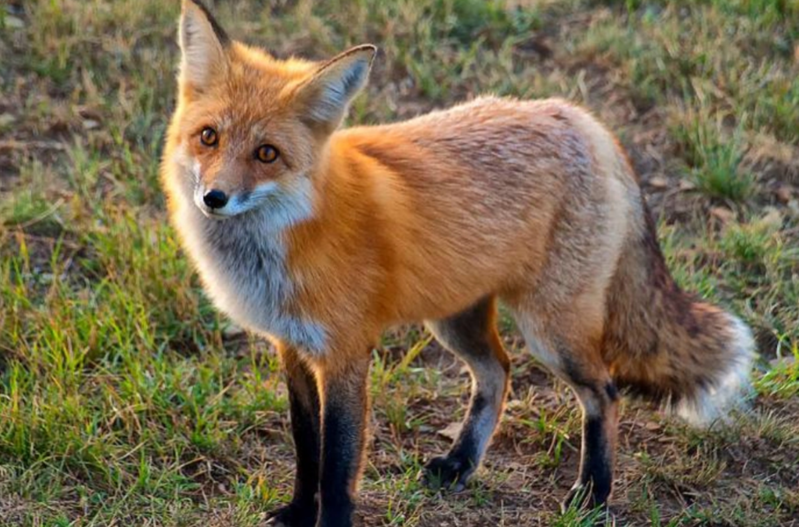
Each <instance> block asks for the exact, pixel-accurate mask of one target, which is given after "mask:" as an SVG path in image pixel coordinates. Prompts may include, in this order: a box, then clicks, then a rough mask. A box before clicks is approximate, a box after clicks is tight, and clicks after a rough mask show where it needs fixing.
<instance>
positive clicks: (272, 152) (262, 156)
mask: <svg viewBox="0 0 799 527" xmlns="http://www.w3.org/2000/svg"><path fill="white" fill-rule="evenodd" d="M277 156H278V152H277V148H275V147H274V146H272V145H261V146H259V147H258V150H256V151H255V157H256V158H257V159H258V161H260V162H261V163H274V162H275V160H276V159H277Z"/></svg>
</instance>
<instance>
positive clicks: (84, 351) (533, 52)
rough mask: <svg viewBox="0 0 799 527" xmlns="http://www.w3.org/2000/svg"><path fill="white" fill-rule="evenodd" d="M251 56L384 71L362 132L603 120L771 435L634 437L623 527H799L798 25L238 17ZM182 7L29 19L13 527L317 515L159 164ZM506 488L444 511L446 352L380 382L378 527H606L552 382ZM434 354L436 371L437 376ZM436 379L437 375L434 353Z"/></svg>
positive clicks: (624, 12) (391, 362)
mask: <svg viewBox="0 0 799 527" xmlns="http://www.w3.org/2000/svg"><path fill="white" fill-rule="evenodd" d="M217 4H218V5H217V6H216V11H217V12H218V13H219V16H220V18H221V19H222V21H223V23H224V24H225V25H226V26H227V27H228V28H229V31H230V32H231V33H232V34H233V35H235V36H237V37H240V38H245V39H246V40H248V41H250V42H254V43H259V44H262V45H264V46H265V47H267V48H269V49H271V50H272V51H273V52H275V53H276V54H277V55H280V56H286V55H290V54H302V55H305V56H309V57H314V58H323V57H326V56H329V55H332V54H333V53H335V52H337V51H339V50H341V49H342V48H344V47H346V46H348V45H351V44H357V43H361V42H366V41H369V42H373V43H376V44H378V45H379V46H380V48H381V53H380V55H379V57H378V59H377V64H376V68H375V71H374V74H373V76H372V80H371V86H370V88H369V90H368V91H369V93H368V94H367V95H366V96H364V97H362V98H360V99H359V100H358V101H357V103H356V105H355V108H354V111H353V115H352V116H351V121H352V122H366V123H369V122H378V121H387V120H396V119H401V118H405V117H409V116H412V115H416V114H418V113H421V112H424V111H427V110H429V109H431V108H435V107H441V106H446V105H449V104H452V103H454V102H457V101H459V100H463V99H466V98H469V97H471V96H473V95H475V94H478V93H481V92H486V91H493V92H496V93H500V94H505V95H515V96H520V97H543V96H548V95H556V94H557V95H561V96H565V97H568V98H570V99H572V100H575V101H577V102H580V103H583V104H585V105H587V106H589V107H591V108H592V109H593V110H594V111H595V112H596V113H597V114H598V115H599V116H601V117H602V118H603V119H604V120H606V121H607V122H608V123H610V124H611V126H612V127H613V128H614V129H615V130H617V131H618V132H619V134H620V136H621V138H622V141H623V142H624V144H625V145H626V146H627V147H628V148H629V150H630V153H631V157H632V159H633V162H634V164H635V166H636V168H637V170H638V171H639V173H640V175H641V178H642V181H643V184H644V187H645V190H646V192H647V194H648V198H649V201H650V203H651V204H652V206H653V208H654V210H655V213H656V215H657V217H658V219H659V223H660V226H661V230H660V232H661V239H662V242H663V244H664V247H665V250H666V253H667V257H668V260H669V264H670V266H671V268H672V269H673V271H674V273H675V276H676V277H677V279H678V280H679V281H680V283H681V284H683V285H684V286H685V287H687V288H690V289H692V290H694V291H696V292H697V293H699V294H700V295H702V296H704V297H707V298H710V299H713V300H714V301H716V302H719V303H721V304H723V305H725V306H727V307H729V308H730V309H732V310H733V311H735V312H737V313H739V314H740V315H741V316H742V317H744V318H745V319H746V320H747V322H749V323H750V324H751V325H752V326H753V328H754V330H755V333H756V336H757V340H758V344H759V352H760V354H761V359H760V361H759V363H758V369H757V372H756V374H755V379H756V389H757V394H756V397H755V399H754V401H753V410H752V412H751V413H749V414H748V415H745V416H740V417H738V418H737V419H736V421H735V422H734V424H733V425H732V426H730V427H726V428H717V429H711V430H710V431H703V432H700V431H695V430H691V429H689V428H687V427H685V426H683V425H682V424H680V423H678V422H675V421H673V420H671V419H669V418H667V417H665V416H662V415H660V414H658V413H656V412H655V411H654V410H653V409H651V408H648V407H645V406H641V405H638V404H634V403H629V404H626V406H625V408H624V411H623V412H622V418H621V445H620V451H619V458H618V471H617V488H616V493H615V497H614V500H613V504H612V513H613V518H614V519H615V521H616V522H617V524H619V525H656V526H661V525H669V526H672V525H762V526H773V525H798V524H799V490H798V489H799V476H798V474H799V426H797V422H799V360H797V359H799V203H797V187H798V186H799V147H797V142H799V83H797V81H796V79H797V75H799V4H798V3H797V2H796V0H730V1H721V0H703V1H696V2H690V3H683V2H677V1H676V0H671V1H669V0H663V1H645V0H627V1H626V2H620V1H616V2H612V1H608V2H600V1H596V0H565V1H561V2H555V1H551V0H539V1H534V0H524V1H511V0H505V1H501V0H495V1H490V2H483V1H479V0H399V1H396V2H394V1H389V0H355V1H344V0H330V1H325V2H321V1H319V2H312V1H308V0H297V1H293V0H277V1H275V2H271V3H269V7H265V5H266V3H264V2H255V1H251V2H245V1H241V0H235V1H230V2H217ZM178 10H179V3H178V2H177V1H174V2H160V1H156V0H137V1H134V0H116V1H113V2H111V1H100V0H86V1H78V0H59V1H51V0H31V1H30V2H28V1H26V2H22V1H21V0H9V1H8V2H5V3H4V4H3V5H2V6H0V57H2V60H0V85H1V86H2V89H1V90H0V525H8V526H17V525H25V526H39V525H54V526H67V525H76V526H78V525H79V526H89V525H103V526H106V525H220V526H221V525H236V526H246V525H257V524H258V523H259V522H260V521H261V519H262V518H263V515H264V513H265V511H267V510H269V509H271V508H272V507H274V506H275V504H276V503H278V502H281V501H283V500H285V499H287V497H288V496H289V493H290V490H291V479H292V469H293V458H292V448H291V441H290V433H289V429H288V423H287V420H288V416H287V412H286V397H285V387H284V385H283V383H282V382H281V379H280V375H279V373H278V372H279V366H278V365H277V364H276V362H275V358H274V356H273V355H272V354H271V353H270V352H269V350H267V349H266V346H265V345H264V344H263V343H262V342H259V341H257V340H252V339H250V338H248V337H246V336H245V335H242V334H240V333H239V332H238V331H236V329H235V328H233V327H230V326H229V324H228V323H227V322H226V321H225V320H223V319H222V318H220V317H218V316H217V315H216V314H215V312H214V310H213V309H212V308H211V306H210V305H209V303H208V301H207V300H206V299H205V298H204V296H203V295H202V293H201V291H200V289H199V287H198V283H197V281H196V278H195V276H194V275H193V274H192V272H191V270H190V268H189V267H188V266H187V263H186V261H185V258H184V257H183V256H182V255H181V253H180V250H179V248H178V247H177V244H176V240H175V238H174V233H173V232H172V230H171V229H170V228H169V227H168V226H167V225H166V223H165V221H164V211H163V197H162V195H161V193H160V190H159V188H158V185H157V167H158V156H159V152H160V148H161V142H162V139H163V134H164V127H165V123H166V120H167V118H168V115H169V113H170V111H171V108H172V105H173V100H174V99H173V97H174V65H175V60H176V52H177V48H176V45H175V21H176V17H177V13H178ZM503 326H504V328H503V333H504V334H505V336H506V337H505V338H506V342H507V345H508V347H509V348H511V349H512V350H513V356H514V372H515V375H514V384H513V392H512V395H511V401H510V404H509V407H508V412H507V415H506V416H505V418H504V420H503V424H502V427H501V430H500V432H499V434H498V436H497V437H496V438H495V441H494V444H493V446H492V448H491V450H490V451H489V454H488V457H487V459H486V463H485V467H484V468H483V469H481V470H480V471H479V472H478V474H477V477H476V478H475V480H474V482H473V484H472V485H471V486H470V487H469V488H468V489H467V490H466V491H465V492H463V493H460V494H457V495H448V494H445V495H439V494H436V493H433V492H431V491H428V490H426V489H424V488H423V487H422V486H421V485H420V484H419V480H418V477H419V471H420V467H421V465H422V463H423V461H424V459H425V458H426V457H428V456H431V455H433V454H435V453H438V452H441V451H442V450H444V449H445V448H447V444H448V441H449V440H448V439H447V438H445V437H443V436H442V435H441V434H440V433H439V432H440V431H441V430H443V429H446V427H447V426H448V425H449V423H450V422H452V420H453V418H454V419H459V418H460V417H461V416H462V415H463V406H464V404H465V402H466V391H467V378H466V375H465V373H463V372H462V371H461V366H460V364H458V363H457V361H456V360H455V359H453V358H452V357H450V356H448V355H447V354H446V353H444V352H442V351H441V349H440V348H439V347H438V346H437V345H436V344H435V343H430V342H428V337H427V336H426V335H424V334H423V333H420V330H419V328H416V327H410V328H402V329H398V330H396V331H393V332H391V333H388V334H386V336H385V339H384V342H383V343H382V346H381V348H380V349H379V350H376V351H375V352H374V358H375V361H374V367H373V376H372V382H373V390H374V392H375V394H379V395H380V397H376V401H375V411H374V420H373V431H374V439H373V442H372V448H371V455H370V462H369V465H368V467H367V470H366V475H365V480H364V482H363V490H362V503H361V508H360V514H361V516H362V518H363V522H364V524H365V525H420V526H428V525H430V526H442V527H443V526H473V525H492V526H493V525H562V526H565V525H590V524H592V523H593V522H594V521H595V520H596V518H592V517H585V516H581V515H580V514H577V513H576V512H575V511H570V512H569V513H567V514H566V515H563V516H561V515H559V514H557V513H556V512H555V511H556V509H557V506H556V504H557V500H558V499H559V498H560V497H562V496H563V494H564V493H565V491H566V490H567V488H568V486H569V485H570V484H571V482H572V480H573V478H574V476H575V471H576V464H577V453H578V448H579V416H578V414H577V411H576V408H575V404H574V399H573V397H572V396H571V394H570V393H569V392H568V390H566V389H565V387H564V386H563V385H562V384H560V383H558V382H556V381H553V379H552V378H551V377H550V376H549V375H548V374H547V373H545V372H544V371H542V370H541V369H539V368H538V367H537V366H536V365H535V363H534V362H533V360H532V359H531V358H530V356H529V355H528V354H527V353H525V352H524V350H523V344H522V342H521V341H520V340H519V338H518V336H517V335H516V333H515V331H514V329H513V325H512V323H511V322H510V321H504V324H503ZM408 350H411V352H410V353H411V355H410V358H408V357H409V356H408V353H409V351H408ZM417 352H418V353H417Z"/></svg>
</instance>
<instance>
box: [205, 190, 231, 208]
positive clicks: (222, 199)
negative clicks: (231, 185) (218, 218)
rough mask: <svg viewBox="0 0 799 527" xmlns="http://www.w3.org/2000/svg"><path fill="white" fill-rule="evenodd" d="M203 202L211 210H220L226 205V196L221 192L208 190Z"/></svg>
mask: <svg viewBox="0 0 799 527" xmlns="http://www.w3.org/2000/svg"><path fill="white" fill-rule="evenodd" d="M203 202H204V203H205V204H206V205H208V207H210V208H212V209H221V208H222V207H224V206H225V205H227V194H225V193H224V192H222V191H221V190H216V189H213V190H209V191H208V192H206V193H205V195H204V196H203Z"/></svg>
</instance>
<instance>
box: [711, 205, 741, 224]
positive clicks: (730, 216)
mask: <svg viewBox="0 0 799 527" xmlns="http://www.w3.org/2000/svg"><path fill="white" fill-rule="evenodd" d="M710 215H711V216H713V217H714V218H716V219H717V220H719V221H720V222H721V223H723V224H727V223H729V222H731V221H733V220H734V219H735V213H734V212H733V211H731V210H730V209H728V208H725V207H713V208H712V209H710Z"/></svg>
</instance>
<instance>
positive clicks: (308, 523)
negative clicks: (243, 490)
mask: <svg viewBox="0 0 799 527" xmlns="http://www.w3.org/2000/svg"><path fill="white" fill-rule="evenodd" d="M266 525H268V526H269V527H316V504H314V503H312V504H307V505H300V504H298V503H289V504H288V505H286V506H285V507H280V508H279V509H276V510H274V511H272V512H270V513H268V514H267V516H266Z"/></svg>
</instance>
